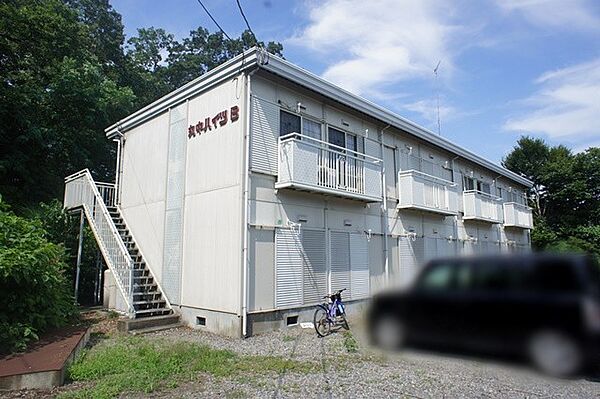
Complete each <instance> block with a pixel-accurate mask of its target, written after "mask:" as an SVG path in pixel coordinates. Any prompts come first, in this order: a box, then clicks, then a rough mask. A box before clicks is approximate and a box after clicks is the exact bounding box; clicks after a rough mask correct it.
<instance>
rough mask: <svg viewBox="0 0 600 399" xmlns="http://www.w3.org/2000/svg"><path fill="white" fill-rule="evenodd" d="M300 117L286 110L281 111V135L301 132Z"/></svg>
mask: <svg viewBox="0 0 600 399" xmlns="http://www.w3.org/2000/svg"><path fill="white" fill-rule="evenodd" d="M300 131H301V130H300V117H299V116H298V115H294V114H291V113H289V112H285V111H279V136H285V135H287V134H290V133H300Z"/></svg>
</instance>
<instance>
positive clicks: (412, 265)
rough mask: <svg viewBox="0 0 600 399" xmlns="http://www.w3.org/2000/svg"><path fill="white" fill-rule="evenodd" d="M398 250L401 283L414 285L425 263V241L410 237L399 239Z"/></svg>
mask: <svg viewBox="0 0 600 399" xmlns="http://www.w3.org/2000/svg"><path fill="white" fill-rule="evenodd" d="M398 249H399V252H400V279H399V281H400V283H401V284H402V285H408V284H410V283H412V281H413V280H414V278H415V277H416V275H417V273H418V271H419V269H420V268H421V266H423V261H424V240H423V238H420V237H418V238H416V239H415V240H413V239H411V238H409V237H399V239H398Z"/></svg>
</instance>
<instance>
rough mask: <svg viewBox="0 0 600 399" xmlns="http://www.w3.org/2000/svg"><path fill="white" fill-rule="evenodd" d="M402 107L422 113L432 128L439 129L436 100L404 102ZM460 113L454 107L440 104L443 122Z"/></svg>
mask: <svg viewBox="0 0 600 399" xmlns="http://www.w3.org/2000/svg"><path fill="white" fill-rule="evenodd" d="M401 108H403V109H405V110H408V111H411V112H415V113H417V114H419V115H421V117H422V118H423V119H424V120H425V121H427V122H428V127H429V128H430V129H431V130H434V131H437V118H438V113H437V101H436V100H420V101H416V102H413V103H410V104H404V105H402V106H401ZM458 113H459V112H458V111H457V110H456V109H455V108H454V107H452V106H449V105H442V104H440V121H441V123H443V122H444V121H448V120H452V119H454V118H456V117H457V115H458ZM442 127H443V126H442Z"/></svg>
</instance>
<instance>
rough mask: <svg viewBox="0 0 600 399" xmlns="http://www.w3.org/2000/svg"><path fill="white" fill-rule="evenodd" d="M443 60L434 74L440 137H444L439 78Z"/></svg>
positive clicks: (434, 70) (439, 62)
mask: <svg viewBox="0 0 600 399" xmlns="http://www.w3.org/2000/svg"><path fill="white" fill-rule="evenodd" d="M441 63H442V60H439V61H438V63H437V65H436V66H435V68H433V73H434V75H435V85H436V97H437V128H438V135H440V136H441V135H442V124H441V122H440V81H439V76H438V70H439V69H440V64H441Z"/></svg>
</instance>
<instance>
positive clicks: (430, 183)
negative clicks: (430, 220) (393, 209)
mask: <svg viewBox="0 0 600 399" xmlns="http://www.w3.org/2000/svg"><path fill="white" fill-rule="evenodd" d="M398 183H399V190H400V202H399V203H398V208H401V209H418V210H422V211H428V212H434V213H440V214H443V215H455V214H456V213H458V191H457V187H456V184H455V183H453V182H451V181H449V180H445V179H441V178H439V177H435V176H431V175H429V174H426V173H423V172H419V171H416V170H405V171H401V172H399V173H398Z"/></svg>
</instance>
